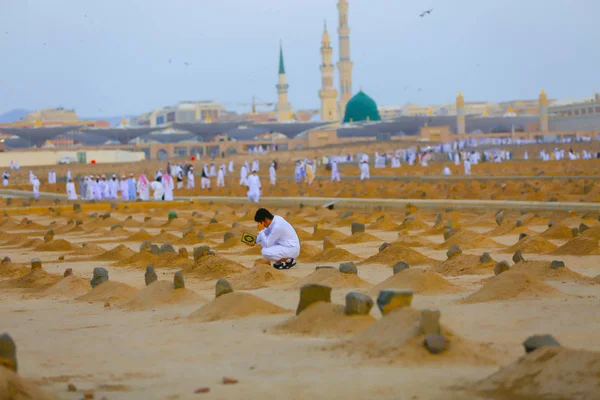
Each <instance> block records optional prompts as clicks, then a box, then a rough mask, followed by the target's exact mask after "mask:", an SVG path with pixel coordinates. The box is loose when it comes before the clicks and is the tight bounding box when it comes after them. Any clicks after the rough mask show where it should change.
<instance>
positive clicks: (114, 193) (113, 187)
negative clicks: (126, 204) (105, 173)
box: [108, 174, 119, 200]
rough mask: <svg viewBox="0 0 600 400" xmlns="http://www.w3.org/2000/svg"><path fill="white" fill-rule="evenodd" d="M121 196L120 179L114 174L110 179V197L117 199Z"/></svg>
mask: <svg viewBox="0 0 600 400" xmlns="http://www.w3.org/2000/svg"><path fill="white" fill-rule="evenodd" d="M118 198H119V180H118V179H117V176H116V175H114V174H113V176H112V179H111V180H110V181H108V199H110V200H116V199H118Z"/></svg>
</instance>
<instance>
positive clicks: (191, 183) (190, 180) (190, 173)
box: [187, 167, 196, 189]
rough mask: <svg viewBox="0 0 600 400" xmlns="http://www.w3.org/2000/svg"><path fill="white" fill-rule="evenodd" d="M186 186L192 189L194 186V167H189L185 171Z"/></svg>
mask: <svg viewBox="0 0 600 400" xmlns="http://www.w3.org/2000/svg"><path fill="white" fill-rule="evenodd" d="M187 180H188V181H187V188H188V189H194V188H195V187H196V177H195V176H194V167H190V169H189V170H188V173H187Z"/></svg>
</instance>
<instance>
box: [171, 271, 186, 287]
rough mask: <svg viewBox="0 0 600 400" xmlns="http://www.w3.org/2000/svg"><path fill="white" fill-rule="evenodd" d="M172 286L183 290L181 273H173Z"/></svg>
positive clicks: (183, 282)
mask: <svg viewBox="0 0 600 400" xmlns="http://www.w3.org/2000/svg"><path fill="white" fill-rule="evenodd" d="M173 286H174V287H175V289H183V288H185V281H184V280H183V274H182V273H181V271H179V272H176V273H175V278H174V279H173Z"/></svg>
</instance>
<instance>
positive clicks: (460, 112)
mask: <svg viewBox="0 0 600 400" xmlns="http://www.w3.org/2000/svg"><path fill="white" fill-rule="evenodd" d="M465 131H466V124H465V98H464V97H463V95H462V93H460V92H458V96H456V133H458V134H459V135H464V134H465Z"/></svg>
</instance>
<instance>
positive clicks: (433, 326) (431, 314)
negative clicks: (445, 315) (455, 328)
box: [421, 309, 442, 335]
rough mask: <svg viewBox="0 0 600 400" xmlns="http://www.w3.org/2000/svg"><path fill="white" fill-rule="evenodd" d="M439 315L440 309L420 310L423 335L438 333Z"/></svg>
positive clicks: (439, 329)
mask: <svg viewBox="0 0 600 400" xmlns="http://www.w3.org/2000/svg"><path fill="white" fill-rule="evenodd" d="M441 316H442V313H441V312H440V310H427V309H425V310H421V332H422V333H423V334H424V335H439V334H440V332H441V328H440V317H441Z"/></svg>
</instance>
